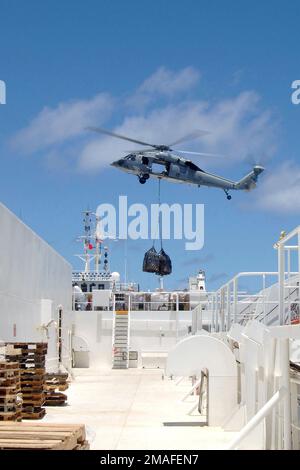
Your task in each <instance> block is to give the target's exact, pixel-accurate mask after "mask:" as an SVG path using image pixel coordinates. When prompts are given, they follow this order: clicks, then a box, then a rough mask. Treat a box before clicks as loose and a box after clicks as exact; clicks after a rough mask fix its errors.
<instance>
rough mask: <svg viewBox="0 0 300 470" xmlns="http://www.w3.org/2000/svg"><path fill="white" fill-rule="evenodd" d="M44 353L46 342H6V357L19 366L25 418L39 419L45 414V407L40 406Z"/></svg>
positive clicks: (42, 396)
mask: <svg viewBox="0 0 300 470" xmlns="http://www.w3.org/2000/svg"><path fill="white" fill-rule="evenodd" d="M46 353H47V343H7V344H6V355H5V357H6V359H7V360H8V361H15V363H17V365H18V367H19V368H20V387H21V391H22V395H23V396H22V399H23V409H22V417H23V418H25V419H41V418H42V417H43V416H44V415H45V409H42V408H41V407H42V406H43V404H44V402H45V394H44V384H45V373H46V370H45V361H46V358H45V356H46ZM0 385H1V384H0ZM0 393H1V388H0Z"/></svg>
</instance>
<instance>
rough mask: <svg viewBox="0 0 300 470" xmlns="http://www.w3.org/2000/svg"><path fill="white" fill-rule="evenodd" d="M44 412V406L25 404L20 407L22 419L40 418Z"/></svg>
mask: <svg viewBox="0 0 300 470" xmlns="http://www.w3.org/2000/svg"><path fill="white" fill-rule="evenodd" d="M45 414H46V410H45V408H39V407H34V406H26V407H23V409H22V419H42V418H43V417H44V416H45Z"/></svg>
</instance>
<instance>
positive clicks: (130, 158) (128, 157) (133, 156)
mask: <svg viewBox="0 0 300 470" xmlns="http://www.w3.org/2000/svg"><path fill="white" fill-rule="evenodd" d="M125 160H135V155H134V154H131V155H127V157H125Z"/></svg>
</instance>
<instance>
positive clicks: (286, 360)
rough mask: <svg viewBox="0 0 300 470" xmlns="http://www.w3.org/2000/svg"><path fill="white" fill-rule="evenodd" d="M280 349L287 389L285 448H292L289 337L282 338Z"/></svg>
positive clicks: (284, 424)
mask: <svg viewBox="0 0 300 470" xmlns="http://www.w3.org/2000/svg"><path fill="white" fill-rule="evenodd" d="M280 350H281V351H280V356H281V377H282V386H283V387H284V388H285V390H286V391H287V393H286V394H285V396H284V400H283V448H284V450H290V449H291V445H292V441H291V437H292V424H291V390H290V340H289V339H288V338H287V339H282V340H281V342H280Z"/></svg>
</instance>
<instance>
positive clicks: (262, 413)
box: [226, 387, 287, 450]
mask: <svg viewBox="0 0 300 470" xmlns="http://www.w3.org/2000/svg"><path fill="white" fill-rule="evenodd" d="M286 393H287V391H286V389H285V388H284V387H281V389H280V390H278V392H276V393H275V394H274V395H273V396H272V398H270V400H268V401H267V403H265V404H264V406H263V407H262V408H261V409H260V410H259V411H258V412H257V413H256V415H254V416H253V417H252V418H251V419H250V421H249V422H248V423H247V424H246V425H245V426H244V427H243V428H242V430H241V431H240V432H239V433H238V435H237V436H236V437H234V438H233V439H232V441H231V442H230V443H229V445H228V446H227V448H226V449H227V450H234V449H236V448H237V446H238V445H239V444H240V443H241V442H242V441H243V439H244V438H245V437H247V436H248V435H249V434H250V432H251V431H252V430H253V429H254V428H255V427H256V426H257V425H258V424H259V423H260V422H261V421H262V420H263V419H264V418H265V417H266V416H267V415H268V414H269V413H270V412H271V411H272V409H273V408H274V406H275V405H277V403H278V402H279V401H280V400H281V399H282V398H283V397H284V396H285V394H286Z"/></svg>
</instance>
